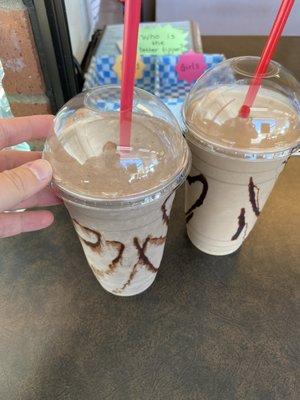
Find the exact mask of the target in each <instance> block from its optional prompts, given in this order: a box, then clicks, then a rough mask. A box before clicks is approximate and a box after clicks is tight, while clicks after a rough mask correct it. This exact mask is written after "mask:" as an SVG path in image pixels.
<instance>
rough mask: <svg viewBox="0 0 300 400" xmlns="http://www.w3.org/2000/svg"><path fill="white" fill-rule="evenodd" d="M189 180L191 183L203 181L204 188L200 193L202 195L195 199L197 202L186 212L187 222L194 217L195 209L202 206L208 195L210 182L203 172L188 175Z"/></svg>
mask: <svg viewBox="0 0 300 400" xmlns="http://www.w3.org/2000/svg"><path fill="white" fill-rule="evenodd" d="M187 182H188V183H189V185H191V184H192V183H195V182H201V183H202V185H203V188H202V192H201V193H200V196H199V197H198V199H197V200H196V201H195V203H194V204H193V205H192V206H191V207H190V208H189V210H188V211H187V212H186V213H185V215H186V223H188V222H189V221H190V219H191V218H192V217H193V215H194V213H193V211H194V210H195V209H196V208H198V207H200V206H202V204H203V202H204V200H205V197H206V195H207V192H208V183H207V180H206V178H205V176H204V175H203V174H199V175H195V176H190V175H189V176H188V177H187Z"/></svg>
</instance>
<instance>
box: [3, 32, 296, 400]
mask: <svg viewBox="0 0 300 400" xmlns="http://www.w3.org/2000/svg"><path fill="white" fill-rule="evenodd" d="M243 40H244V41H243ZM203 42H204V48H205V51H207V52H209V51H210V52H215V51H217V52H224V53H225V54H226V55H227V56H233V55H239V54H245V53H249V54H258V53H259V51H260V50H261V48H262V44H263V40H262V38H245V39H242V38H220V37H219V38H204V40H203ZM299 44H300V41H299V39H298V38H290V39H283V41H282V42H281V45H280V47H279V52H278V53H277V54H279V55H280V57H276V58H277V59H278V60H279V61H281V62H282V63H284V64H285V65H286V66H287V67H288V68H290V69H291V70H292V71H293V72H294V73H295V74H297V75H298V78H300V76H299V75H300V74H299V65H300V60H299V52H298V50H297V49H299ZM296 54H297V58H296ZM299 172H300V157H299V158H298V157H292V158H291V159H290V161H289V163H288V165H287V167H286V169H285V171H284V172H283V173H282V174H281V176H280V178H279V181H278V183H277V185H276V187H275V189H274V191H273V193H272V195H271V197H270V199H269V201H268V203H267V205H266V206H265V208H264V210H263V213H262V215H261V217H260V218H259V220H258V222H257V225H256V227H255V229H254V230H253V231H252V233H251V234H250V236H249V238H248V239H247V240H246V242H245V243H244V245H243V247H242V248H241V250H239V251H238V252H237V253H235V254H233V255H229V256H225V257H214V256H209V255H205V254H203V253H201V252H199V251H198V250H197V249H196V248H195V247H193V245H192V244H191V243H190V242H189V241H188V239H187V237H186V233H185V226H184V215H183V191H182V189H181V190H180V191H179V192H178V194H177V197H176V200H175V204H174V208H173V212H172V217H173V218H172V222H171V224H170V229H169V236H168V241H167V244H166V249H165V254H164V258H163V261H162V264H161V269H160V271H159V274H158V276H157V279H156V281H155V283H154V285H153V286H152V287H151V288H150V289H149V290H148V291H146V292H145V293H144V294H142V295H139V296H136V297H133V298H119V297H114V296H112V295H110V294H108V293H106V292H105V291H104V290H103V289H102V288H101V287H100V285H99V283H98V282H97V281H96V279H95V278H94V276H93V274H92V272H91V270H90V268H89V267H88V265H87V263H86V261H85V257H84V255H83V252H82V250H81V246H80V244H79V241H78V239H77V237H76V235H75V232H74V230H73V227H72V225H71V223H70V220H69V218H68V215H67V213H66V211H65V209H64V208H63V207H56V208H54V213H55V217H56V222H55V224H54V225H53V226H52V227H51V228H49V229H47V230H45V231H41V232H36V233H28V234H24V235H22V236H18V237H15V238H9V239H2V240H1V241H0V257H1V259H0V260H1V261H0V399H1V400H19V399H20V400H48V399H49V400H50V399H51V400H98V399H101V400H104V399H105V400H119V399H120V400H121V399H122V400H127V399H128V400H136V399H137V400H140V399H143V400H152V399H163V400H169V399H170V400H222V399H230V400H231V399H242V400H269V399H270V400H273V399H275V400H281V399H282V400H283V399H284V400H292V399H296V398H299V394H298V395H297V393H296V389H295V383H296V382H295V380H296V372H297V365H298V364H297V356H296V355H297V346H296V341H297V312H296V300H295V297H296V288H297V280H298V281H299V260H300V250H299V228H300V223H299V222H300V218H299V214H300V212H299V198H300V180H299Z"/></svg>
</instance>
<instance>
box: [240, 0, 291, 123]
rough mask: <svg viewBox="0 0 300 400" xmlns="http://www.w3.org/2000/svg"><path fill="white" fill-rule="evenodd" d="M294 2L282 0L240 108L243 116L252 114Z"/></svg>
mask: <svg viewBox="0 0 300 400" xmlns="http://www.w3.org/2000/svg"><path fill="white" fill-rule="evenodd" d="M294 2H295V0H282V2H281V6H280V8H279V11H278V13H277V16H276V18H275V21H274V23H273V26H272V29H271V32H270V34H269V37H268V40H267V43H266V45H265V48H264V50H263V52H262V55H261V58H260V61H259V64H258V66H257V68H256V70H255V74H254V77H253V79H252V82H251V84H250V87H249V89H248V92H247V95H246V98H245V100H244V104H243V105H242V107H241V109H240V112H239V116H240V117H242V118H247V117H248V116H249V114H250V108H251V107H252V105H253V103H254V100H255V97H256V95H257V92H258V89H259V88H260V85H261V81H262V79H263V77H264V74H265V72H266V71H267V69H268V66H269V63H270V61H271V58H272V55H273V53H274V51H275V49H276V46H277V43H278V40H279V39H280V36H281V33H282V31H283V29H284V27H285V24H286V21H287V19H288V16H289V14H290V12H291V9H292V7H293V5H294Z"/></svg>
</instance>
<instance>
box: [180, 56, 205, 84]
mask: <svg viewBox="0 0 300 400" xmlns="http://www.w3.org/2000/svg"><path fill="white" fill-rule="evenodd" d="M175 69H176V72H177V74H178V79H180V80H182V81H187V82H189V83H192V82H194V81H196V80H197V79H198V78H199V77H200V76H201V75H202V74H203V72H204V71H205V69H206V64H205V58H204V56H203V54H202V53H195V52H194V51H193V50H190V51H188V52H187V53H185V54H182V55H181V56H180V57H179V58H178V62H177V64H176V67H175Z"/></svg>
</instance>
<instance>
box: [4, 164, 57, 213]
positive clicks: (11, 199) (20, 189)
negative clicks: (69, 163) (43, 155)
mask: <svg viewBox="0 0 300 400" xmlns="http://www.w3.org/2000/svg"><path fill="white" fill-rule="evenodd" d="M51 177H52V168H51V165H50V164H49V162H48V161H46V160H36V161H33V162H29V163H27V164H24V165H22V166H21V167H18V168H14V169H11V170H8V171H4V172H2V173H0V193H1V196H0V212H2V211H6V210H10V209H11V208H12V207H14V206H15V205H17V204H19V203H20V202H21V201H23V200H26V199H27V198H29V197H31V196H32V195H34V194H35V193H37V192H39V191H40V190H41V189H43V188H44V187H45V186H47V185H48V183H49V182H50V180H51Z"/></svg>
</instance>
